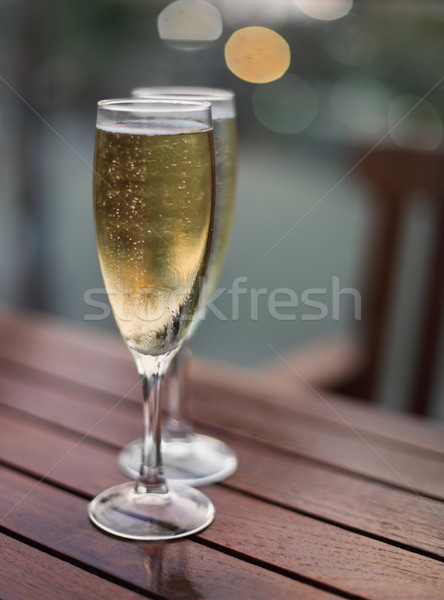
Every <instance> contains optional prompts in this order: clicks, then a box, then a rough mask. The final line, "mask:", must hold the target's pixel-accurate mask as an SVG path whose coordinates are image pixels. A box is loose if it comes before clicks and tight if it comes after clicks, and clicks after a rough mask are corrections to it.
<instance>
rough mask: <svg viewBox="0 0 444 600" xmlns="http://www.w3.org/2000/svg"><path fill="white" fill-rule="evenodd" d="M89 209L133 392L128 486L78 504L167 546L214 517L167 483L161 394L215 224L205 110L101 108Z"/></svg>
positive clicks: (143, 104) (197, 499)
mask: <svg viewBox="0 0 444 600" xmlns="http://www.w3.org/2000/svg"><path fill="white" fill-rule="evenodd" d="M94 209H95V222H96V236H97V246H98V253H99V260H100V266H101V269H102V275H103V279H104V282H105V286H106V289H107V292H108V296H109V300H110V303H111V307H112V309H113V313H114V317H115V319H116V322H117V325H118V327H119V329H120V332H121V334H122V336H123V338H124V340H125V342H126V344H127V346H128V348H129V350H130V352H131V354H132V356H133V358H134V360H135V363H136V366H137V370H138V372H139V375H140V377H141V381H142V390H143V400H144V403H143V405H144V408H143V422H144V430H143V443H142V447H141V453H140V456H141V464H140V467H139V475H138V477H137V480H136V481H135V482H134V481H131V482H127V483H124V484H121V485H118V486H115V487H113V488H110V489H108V490H105V491H104V492H101V493H100V494H99V495H98V496H97V497H96V498H95V499H94V500H93V501H92V502H91V503H90V504H89V506H88V515H89V517H90V519H91V520H92V521H93V523H95V524H96V525H97V526H98V527H100V528H102V529H104V530H105V531H107V532H109V533H113V534H115V535H118V536H120V537H124V538H129V539H138V540H167V539H173V538H174V539H175V538H179V537H183V536H185V535H190V534H191V533H195V532H197V531H200V530H201V529H203V528H204V527H206V526H207V525H209V524H210V523H211V521H212V520H213V518H214V506H213V504H212V502H211V501H210V500H209V499H208V498H207V497H206V496H205V495H204V494H202V493H201V492H199V491H198V490H196V489H194V488H192V487H189V486H185V485H183V484H180V483H177V482H171V483H170V482H168V483H167V481H166V479H165V477H164V474H163V467H162V459H161V419H160V394H161V388H162V382H163V377H164V374H165V372H166V369H167V367H168V364H169V363H170V361H171V359H172V357H173V356H174V354H175V353H176V352H177V351H178V349H179V348H180V345H181V343H182V342H183V340H184V338H185V335H186V333H187V330H188V328H189V326H190V324H191V319H192V316H193V314H194V313H195V311H196V308H197V306H198V301H199V283H200V278H201V277H202V276H203V274H204V273H205V269H206V266H207V264H208V258H209V251H210V244H211V237H212V228H213V220H214V143H213V133H212V126H211V112H210V105H209V104H208V103H199V102H183V101H167V100H140V99H139V100H137V99H125V100H104V101H102V102H99V106H98V114H97V130H96V145H95V163H94Z"/></svg>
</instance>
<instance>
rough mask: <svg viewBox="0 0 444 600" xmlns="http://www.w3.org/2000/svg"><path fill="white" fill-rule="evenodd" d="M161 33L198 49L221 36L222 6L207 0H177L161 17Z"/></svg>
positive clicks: (167, 39)
mask: <svg viewBox="0 0 444 600" xmlns="http://www.w3.org/2000/svg"><path fill="white" fill-rule="evenodd" d="M157 29H158V31H159V36H160V38H161V39H163V40H164V41H165V42H168V43H169V44H170V45H173V46H175V47H176V48H180V49H181V50H196V49H199V48H202V47H203V46H205V45H207V44H208V43H209V42H213V41H215V40H217V39H218V38H219V37H220V36H221V35H222V31H223V22H222V16H221V14H220V12H219V11H218V9H217V8H216V7H215V6H213V5H212V4H210V3H209V2H206V1H205V0H177V1H176V2H173V3H172V4H169V5H168V6H167V7H166V8H164V9H163V11H162V12H161V13H160V14H159V16H158V19H157Z"/></svg>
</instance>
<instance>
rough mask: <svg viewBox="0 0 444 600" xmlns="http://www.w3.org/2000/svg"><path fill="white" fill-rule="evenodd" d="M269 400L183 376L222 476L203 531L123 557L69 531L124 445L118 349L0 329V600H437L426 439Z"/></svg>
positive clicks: (437, 498)
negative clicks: (218, 452) (230, 466)
mask: <svg viewBox="0 0 444 600" xmlns="http://www.w3.org/2000/svg"><path fill="white" fill-rule="evenodd" d="M274 383H276V382H272V381H267V378H266V377H264V376H263V375H262V377H261V378H260V380H259V383H257V382H255V380H254V378H251V377H250V378H248V377H247V376H245V375H242V374H240V373H239V372H234V371H230V370H229V369H223V368H220V367H214V366H211V365H206V364H204V363H196V365H195V368H194V371H193V390H194V391H193V395H194V398H193V407H194V417H195V422H196V427H197V428H198V430H200V431H203V432H207V433H209V434H213V435H217V436H219V437H220V438H222V439H224V440H225V441H226V442H228V443H229V444H231V445H232V447H233V448H234V449H235V450H236V452H237V453H238V455H239V459H240V466H239V470H238V471H237V473H236V474H235V475H233V476H232V477H231V478H230V479H229V480H227V481H226V482H224V483H222V484H219V485H213V486H211V487H208V488H206V490H207V493H208V495H209V496H210V497H211V498H212V499H213V501H214V503H215V505H216V509H217V517H216V520H215V522H214V523H213V524H212V525H211V526H210V527H209V528H208V529H207V530H206V531H204V532H202V533H200V534H199V535H195V536H193V537H191V538H189V539H186V540H182V541H179V542H174V543H168V544H163V545H161V544H149V543H142V542H129V541H123V540H120V539H117V538H114V537H112V536H108V535H106V534H104V533H102V532H101V531H99V530H97V529H96V528H95V527H94V526H93V525H92V524H91V523H90V522H89V520H88V518H87V516H86V505H87V502H88V500H89V499H90V498H91V497H92V496H94V495H95V494H96V493H97V492H99V491H100V490H102V489H104V488H105V487H108V486H110V485H114V484H116V483H118V482H121V481H122V480H123V477H122V475H121V474H120V473H119V471H118V470H117V467H116V454H117V450H118V449H119V448H120V447H121V446H122V445H123V444H125V443H126V442H128V441H130V440H131V439H133V438H134V437H135V436H137V435H138V434H139V432H140V426H141V414H140V413H141V406H140V386H139V385H138V380H137V376H136V372H135V368H134V366H133V364H132V362H131V359H130V357H129V355H128V354H127V351H126V349H125V348H124V347H123V343H122V342H121V341H120V339H118V338H117V337H115V336H112V335H110V334H108V335H105V334H101V333H100V334H99V333H97V334H96V333H91V332H89V331H88V330H86V328H82V327H75V326H73V325H66V324H64V323H60V322H57V321H54V320H51V319H48V318H43V317H39V316H29V315H28V316H25V315H23V314H18V313H13V312H6V311H3V312H2V313H0V419H1V437H0V460H1V464H0V471H1V477H0V514H1V517H0V518H1V523H0V526H1V530H0V544H1V546H0V547H1V551H0V597H1V598H2V599H3V600H7V599H14V600H16V599H26V600H29V599H34V598H38V599H44V600H51V599H57V600H66V599H68V600H69V599H73V598H76V599H79V598H81V599H84V598H94V599H96V598H107V599H114V598H116V599H120V598H125V599H134V600H135V599H136V598H141V597H148V598H168V599H184V600H194V599H220V600H238V599H249V600H259V599H267V600H270V599H271V600H279V599H282V600H292V599H295V600H296V599H298V600H306V599H310V600H312V599H319V600H333V599H336V598H349V599H354V598H356V599H357V598H368V599H370V598H371V599H378V600H389V599H396V600H408V599H413V598H415V599H418V600H428V599H432V598H433V599H438V598H439V599H443V598H444V564H443V562H444V431H443V429H442V428H440V427H439V426H437V425H435V424H433V423H431V422H429V421H425V420H419V419H417V418H413V417H411V416H407V415H403V414H394V413H390V412H387V411H382V410H380V409H377V408H375V407H369V406H365V405H362V404H360V403H359V402H357V401H356V402H350V401H346V400H343V399H339V398H333V397H329V396H326V395H324V394H321V395H317V394H316V393H313V392H311V391H310V390H308V391H307V390H304V389H302V388H301V390H288V389H286V388H284V387H282V386H281V387H280V386H279V385H278V386H277V391H276V388H275V385H274Z"/></svg>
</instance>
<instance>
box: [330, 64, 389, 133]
mask: <svg viewBox="0 0 444 600" xmlns="http://www.w3.org/2000/svg"><path fill="white" fill-rule="evenodd" d="M330 101H331V106H332V109H333V112H334V113H335V115H336V117H337V118H338V119H339V121H341V122H342V123H343V124H344V125H346V126H347V127H349V128H350V129H352V130H354V131H355V132H359V133H360V134H363V135H365V136H367V137H375V136H378V135H381V134H384V133H386V132H387V120H388V110H389V105H390V92H389V91H388V89H387V88H386V87H385V85H384V84H382V83H381V82H380V81H379V80H378V79H376V78H375V77H371V76H370V75H365V74H363V73H356V74H352V75H346V76H344V77H341V78H340V79H339V80H338V81H337V82H336V83H335V85H334V86H333V88H332V90H331V94H330Z"/></svg>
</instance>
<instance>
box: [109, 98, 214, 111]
mask: <svg viewBox="0 0 444 600" xmlns="http://www.w3.org/2000/svg"><path fill="white" fill-rule="evenodd" d="M154 105H157V109H154V108H153V107H154ZM144 106H145V107H146V108H147V109H148V108H149V109H150V111H151V112H157V113H159V114H162V113H167V112H173V111H174V110H180V111H181V112H190V113H192V112H197V111H202V110H203V111H210V110H211V104H210V103H209V102H206V101H205V100H202V101H200V100H183V99H175V98H171V99H168V98H160V97H159V98H154V97H153V98H111V99H106V100H99V101H98V103H97V108H98V109H99V110H112V111H114V112H126V113H131V112H134V113H136V112H144V111H143V107H144Z"/></svg>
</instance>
